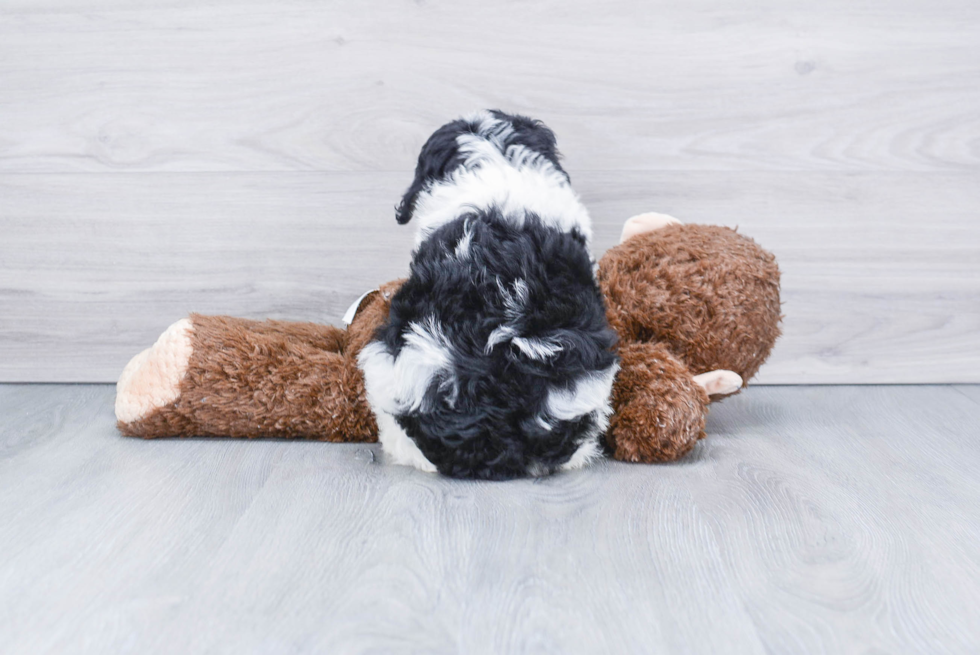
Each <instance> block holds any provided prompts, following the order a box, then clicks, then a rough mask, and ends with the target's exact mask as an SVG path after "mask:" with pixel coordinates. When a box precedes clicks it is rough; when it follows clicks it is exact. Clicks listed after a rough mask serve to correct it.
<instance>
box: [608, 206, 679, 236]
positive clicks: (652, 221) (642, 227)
mask: <svg viewBox="0 0 980 655" xmlns="http://www.w3.org/2000/svg"><path fill="white" fill-rule="evenodd" d="M680 224H681V222H680V221H679V220H677V219H676V218H674V217H673V216H670V215H668V214H658V213H656V212H647V213H645V214H637V215H636V216H633V217H632V218H629V219H627V221H626V223H625V224H624V225H623V233H622V235H620V237H619V242H620V243H622V242H624V241H626V240H627V239H629V238H630V237H635V236H636V235H637V234H644V233H645V232H653V231H654V230H659V229H660V228H662V227H667V226H668V225H680Z"/></svg>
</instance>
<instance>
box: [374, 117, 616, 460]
mask: <svg viewBox="0 0 980 655" xmlns="http://www.w3.org/2000/svg"><path fill="white" fill-rule="evenodd" d="M558 160H559V154H558V150H557V147H556V144H555V137H554V134H553V133H552V131H551V130H550V129H548V128H547V127H545V126H544V125H543V124H542V123H541V122H539V121H536V120H532V119H530V118H525V117H523V116H512V115H508V114H505V113H503V112H500V111H484V112H479V113H477V114H475V115H472V116H469V117H466V118H463V119H460V120H456V121H453V122H451V123H449V124H447V125H444V126H443V127H441V128H439V129H438V130H436V132H435V133H434V134H433V135H432V136H431V137H429V140H428V141H427V142H426V144H425V145H424V146H423V148H422V152H421V154H420V155H419V161H418V166H417V168H416V171H415V181H414V182H413V183H412V185H411V186H410V187H409V189H408V191H407V192H406V194H405V196H404V198H403V199H402V201H401V204H400V205H399V206H398V208H397V212H396V218H397V220H398V222H399V223H401V224H404V223H408V222H409V221H414V222H415V223H416V225H417V228H416V229H417V234H416V245H415V250H414V253H413V259H412V264H411V273H410V276H409V278H408V280H407V282H405V284H404V285H403V286H402V287H401V289H400V290H399V291H398V292H397V293H396V295H395V296H394V298H393V299H392V302H391V310H390V315H389V317H388V320H387V322H386V323H385V324H384V325H382V327H381V328H380V329H379V330H378V332H377V334H376V337H375V340H374V341H373V342H372V343H370V344H369V345H368V346H366V347H365V348H364V349H363V350H362V351H361V354H360V356H359V360H358V361H359V365H360V367H361V369H362V370H363V372H364V377H365V387H366V390H367V397H368V401H369V403H370V405H371V407H372V409H373V411H374V412H375V415H376V417H377V421H378V427H379V430H380V435H379V437H380V441H381V443H382V446H383V448H384V451H385V452H386V453H387V454H388V456H389V457H390V458H392V459H393V460H394V461H395V462H396V463H399V464H408V465H412V466H415V467H417V468H419V469H422V470H426V471H436V470H438V471H439V472H441V473H443V474H446V475H450V476H454V477H465V478H481V479H506V478H513V477H519V476H525V475H532V476H537V475H546V474H549V473H552V472H555V471H557V470H562V469H574V468H578V467H581V466H584V465H585V464H586V463H588V462H589V461H591V460H592V459H594V458H595V457H597V456H599V455H600V454H601V451H602V447H601V445H600V435H601V434H602V433H603V432H604V431H605V429H606V427H607V425H608V418H609V415H610V413H611V408H610V391H611V388H612V384H613V378H614V377H615V375H616V371H617V368H618V366H617V361H616V356H615V355H614V353H613V345H614V342H615V338H616V337H615V334H614V333H613V332H612V330H610V329H609V326H608V324H607V322H606V313H605V307H604V304H603V299H602V295H601V293H600V290H599V286H598V284H597V283H596V279H595V275H594V272H593V265H594V262H593V259H592V257H591V254H590V251H589V245H590V243H589V242H590V239H591V233H592V230H591V222H590V219H589V214H588V212H587V211H586V209H585V207H584V206H583V205H582V203H581V201H580V200H579V198H578V196H577V195H576V194H575V192H574V191H573V190H572V188H571V185H570V184H569V177H568V174H567V173H566V172H565V171H564V170H563V169H562V167H561V165H560V164H559V161H558Z"/></svg>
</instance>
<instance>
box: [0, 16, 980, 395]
mask: <svg viewBox="0 0 980 655" xmlns="http://www.w3.org/2000/svg"><path fill="white" fill-rule="evenodd" d="M483 107H501V108H504V109H507V110H512V111H519V112H525V113H528V114H531V115H533V116H537V117H539V118H542V119H544V120H545V121H546V122H548V123H549V124H550V125H551V126H552V127H554V129H555V130H556V132H557V134H558V137H559V144H560V146H561V148H562V150H563V152H564V153H565V155H566V164H567V166H566V167H567V169H568V170H569V172H570V173H571V176H572V180H573V182H574V184H575V186H576V188H577V189H579V191H580V192H581V193H582V194H583V197H584V199H585V201H586V203H587V204H588V206H589V208H590V210H591V211H592V212H593V213H594V216H595V222H596V234H597V239H596V250H597V253H601V252H602V251H603V250H604V249H605V248H606V247H608V246H609V245H610V244H611V243H612V241H613V239H614V238H615V236H616V235H617V234H618V231H619V227H620V226H621V224H622V221H623V220H624V219H626V218H627V217H629V216H630V215H631V214H634V213H638V212H643V211H666V212H669V213H672V214H675V215H676V216H678V217H680V218H681V219H683V220H686V221H692V222H704V223H715V224H723V225H738V226H740V227H741V229H742V231H743V232H745V233H747V234H749V235H751V236H753V237H756V238H757V239H758V240H759V241H760V243H762V244H763V245H764V246H766V247H767V248H770V249H771V250H772V251H773V252H775V253H776V255H777V256H778V257H779V260H780V263H781V265H782V267H783V270H784V279H783V282H784V290H785V296H784V297H785V299H786V308H785V314H786V325H785V328H786V329H785V335H784V337H783V339H782V340H781V341H780V343H779V344H778V345H777V347H776V350H775V351H774V352H773V356H772V359H771V362H770V364H769V365H768V366H767V367H766V368H764V369H763V371H762V377H761V378H760V380H761V381H764V382H768V383H780V384H796V383H894V382H908V383H912V382H919V383H924V382H980V245H978V244H980V4H978V3H977V2H976V1H975V0H889V1H882V0H872V1H869V2H863V1H862V2H860V3H855V2H853V1H852V0H819V1H818V0H781V1H780V2H776V3H766V2H747V3H734V2H731V1H730V0H697V1H696V2H685V3H680V2H675V1H673V0H603V2H594V1H589V0H529V1H528V2H522V3H519V4H514V3H493V2H487V1H485V0H479V1H474V0H462V1H458V0H416V1H415V2H412V1H409V0H405V1H400V2H395V1H390V2H384V3H382V4H381V5H380V6H379V5H378V3H372V2H363V1H360V0H337V1H335V2H309V1H308V0H213V1H209V2H192V1H189V0H152V1H150V0H74V1H73V2H65V1H64V0H0V381H8V382H29V381H90V382H109V381H114V380H115V379H116V378H117V376H118V374H119V372H120V370H121V369H122V367H123V365H124V364H125V362H126V361H127V360H128V359H129V358H130V357H131V356H132V355H134V354H135V353H136V352H138V351H139V350H141V349H143V348H145V347H147V346H148V345H149V344H150V343H152V342H153V341H154V340H155V338H156V337H157V336H158V335H159V333H160V332H161V331H162V330H163V329H165V328H166V326H167V325H169V324H170V323H172V322H173V321H175V320H177V319H179V318H181V317H183V316H184V315H186V314H187V313H188V312H190V311H199V312H226V313H231V314H236V315H241V316H249V317H256V318H259V317H266V316H272V317H279V318H291V319H297V320H321V321H330V322H333V321H336V320H337V318H339V316H341V315H342V313H343V311H344V309H345V308H346V307H347V305H348V304H349V303H350V301H351V300H353V299H354V298H356V297H357V296H359V295H360V294H361V293H362V292H363V291H364V290H366V289H368V288H372V287H374V286H375V285H377V284H378V283H379V282H382V281H385V280H387V279H391V278H393V277H396V276H401V275H403V274H404V273H405V270H406V264H407V260H408V249H409V244H410V241H411V234H410V232H411V229H410V227H406V228H402V229H398V228H397V227H396V226H395V225H394V221H393V220H392V218H393V211H392V207H393V205H394V204H395V203H396V201H397V199H398V197H399V194H400V193H401V192H402V191H403V190H404V188H405V187H406V186H407V184H408V183H409V181H410V175H411V171H412V169H413V166H414V160H415V157H416V156H417V153H418V150H419V148H420V146H421V144H422V143H423V141H424V139H425V138H426V137H427V136H428V134H430V133H431V131H432V130H433V129H435V128H436V127H437V126H439V125H440V124H442V123H443V122H445V121H446V120H448V119H449V118H452V117H455V116H456V115H459V114H461V113H465V112H469V111H472V110H474V109H477V108H483Z"/></svg>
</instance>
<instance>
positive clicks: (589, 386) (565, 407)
mask: <svg viewBox="0 0 980 655" xmlns="http://www.w3.org/2000/svg"><path fill="white" fill-rule="evenodd" d="M618 370H619V364H614V365H612V366H610V367H609V368H607V369H606V370H605V371H600V372H598V373H593V374H590V375H585V376H583V377H581V378H579V379H578V380H577V381H576V382H575V386H574V387H573V388H572V389H551V390H550V391H549V392H548V400H547V403H546V405H545V406H546V407H547V408H548V413H549V414H550V415H551V416H553V417H554V418H556V419H558V420H559V421H571V420H572V419H576V418H578V417H579V416H584V415H585V414H591V413H592V412H599V417H598V418H599V419H600V425H601V428H602V429H603V430H605V429H606V427H607V426H608V418H609V415H610V414H611V413H612V405H611V398H610V395H611V394H612V385H613V380H614V379H615V378H616V372H617V371H618Z"/></svg>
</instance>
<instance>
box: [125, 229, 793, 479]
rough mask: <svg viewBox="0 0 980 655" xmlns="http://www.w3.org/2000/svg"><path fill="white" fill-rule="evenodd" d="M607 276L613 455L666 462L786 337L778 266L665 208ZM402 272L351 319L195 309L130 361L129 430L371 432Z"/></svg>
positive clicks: (602, 279)
mask: <svg viewBox="0 0 980 655" xmlns="http://www.w3.org/2000/svg"><path fill="white" fill-rule="evenodd" d="M596 277H597V280H598V282H599V286H600V289H601V291H602V293H603V296H604V299H605V303H606V315H607V319H608V322H609V325H610V327H611V328H612V329H613V330H614V331H615V332H616V334H617V336H618V342H617V344H616V346H615V349H616V354H617V355H618V358H619V367H620V368H619V372H618V373H617V375H616V378H615V381H614V383H613V388H612V409H613V414H612V416H611V418H610V421H609V427H608V429H607V431H606V435H605V441H606V447H607V451H608V453H609V454H610V455H611V456H612V457H614V458H615V459H618V460H622V461H628V462H645V463H653V462H669V461H674V460H677V459H679V458H681V457H683V456H684V455H685V454H687V453H688V452H690V450H691V449H692V448H693V447H694V445H695V444H696V443H697V441H698V440H699V439H701V438H703V437H704V436H705V433H704V427H705V416H706V413H707V409H708V405H709V403H710V402H712V401H715V400H719V399H721V398H724V397H727V396H730V395H732V394H734V393H737V392H738V391H739V390H740V389H741V388H743V387H744V386H745V385H746V384H747V383H748V381H749V380H750V379H751V378H752V377H753V376H754V375H755V374H756V372H757V371H758V370H759V367H760V366H761V365H762V364H763V362H764V361H765V360H766V358H767V357H768V356H769V353H770V351H771V350H772V347H773V345H774V344H775V342H776V339H777V338H778V337H779V334H780V328H779V323H780V321H781V319H782V316H781V314H780V298H779V268H778V266H777V264H776V260H775V257H774V256H773V255H772V254H771V253H769V252H767V251H766V250H764V249H762V248H761V247H760V246H759V245H758V244H756V243H755V242H754V241H753V240H752V239H750V238H748V237H745V236H743V235H741V234H739V233H738V232H737V231H735V230H732V229H729V228H726V227H718V226H709V225H695V224H690V225H688V224H683V223H681V222H680V221H679V220H677V219H675V218H673V217H671V216H668V215H666V214H657V213H646V214H640V215H638V216H634V217H632V218H630V219H629V220H627V221H626V223H625V225H624V227H623V231H622V238H621V241H620V243H619V245H617V246H614V247H613V248H611V249H609V250H608V251H607V252H606V253H605V254H604V255H603V257H602V258H601V259H600V261H599V262H598V265H597V268H596ZM402 282H403V280H398V281H394V282H389V283H387V284H383V285H381V286H380V287H379V288H378V289H375V290H372V291H370V292H368V293H367V294H365V295H364V296H362V297H361V298H359V299H358V301H357V302H355V303H354V305H353V306H352V307H351V309H350V310H349V311H348V315H347V316H345V321H344V322H345V323H348V325H347V327H346V328H344V329H342V328H338V327H335V326H329V325H319V324H315V323H297V322H287V321H274V320H267V321H254V320H248V319H242V318H232V317H227V316H202V315H198V314H191V316H189V317H188V318H184V319H182V320H180V321H178V322H176V323H174V324H173V325H171V326H170V327H169V328H168V329H167V330H166V331H165V332H164V333H163V334H162V335H161V336H160V338H159V339H158V340H157V341H156V343H155V344H154V345H153V346H152V347H151V348H149V349H147V350H145V351H143V352H141V353H140V354H138V355H136V356H135V357H133V359H132V360H131V361H130V362H129V363H128V364H127V365H126V367H125V369H124V370H123V372H122V374H121V376H120V378H119V381H118V383H117V392H116V406H115V410H116V418H117V425H118V428H119V430H120V432H121V433H122V434H124V435H126V436H133V437H142V438H147V439H150V438H157V437H190V436H213V437H237V438H252V437H273V438H285V439H292V438H300V439H314V440H321V441H332V442H373V441H377V438H378V427H377V423H376V421H375V418H374V415H373V414H372V412H371V409H370V407H369V405H368V402H367V399H366V395H365V389H364V378H363V375H362V373H361V371H360V369H359V368H358V365H357V355H358V353H359V352H360V351H361V349H362V348H363V347H364V346H365V345H367V344H368V343H369V342H370V341H371V339H372V337H373V335H374V333H375V330H376V329H377V328H378V327H379V326H380V325H381V324H382V323H383V322H384V321H385V319H386V317H387V315H388V307H389V304H390V301H391V298H392V296H393V295H394V294H395V292H396V291H397V290H398V288H399V286H400V285H401V283H402Z"/></svg>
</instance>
